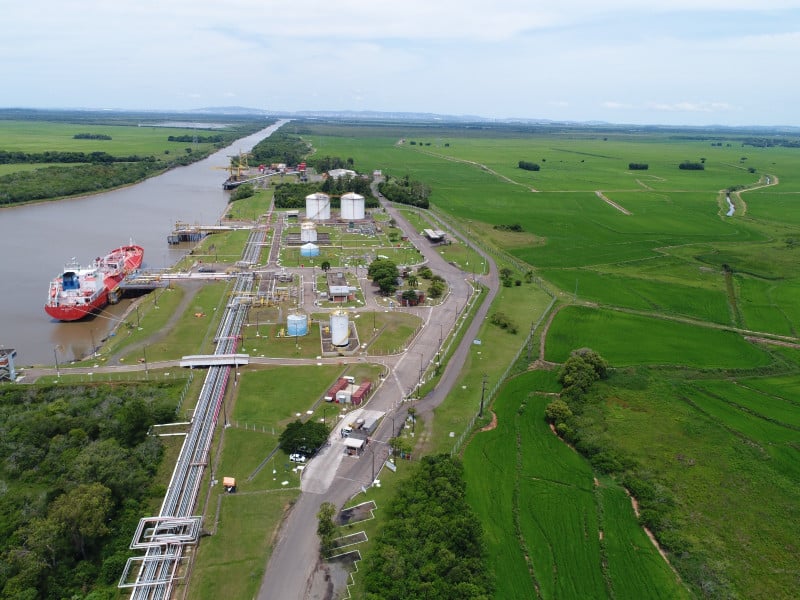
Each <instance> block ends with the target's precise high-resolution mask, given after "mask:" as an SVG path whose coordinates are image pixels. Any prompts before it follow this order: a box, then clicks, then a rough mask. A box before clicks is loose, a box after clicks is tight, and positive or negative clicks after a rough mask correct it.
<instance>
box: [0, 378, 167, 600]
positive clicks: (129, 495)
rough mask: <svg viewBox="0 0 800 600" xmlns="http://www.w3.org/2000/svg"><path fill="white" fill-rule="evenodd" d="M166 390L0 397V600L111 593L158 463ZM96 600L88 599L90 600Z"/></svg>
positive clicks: (147, 387) (69, 389) (138, 387)
mask: <svg viewBox="0 0 800 600" xmlns="http://www.w3.org/2000/svg"><path fill="white" fill-rule="evenodd" d="M172 385H174V384H162V385H155V384H131V383H126V384H120V385H102V386H100V385H98V386H65V385H58V386H46V387H42V386H37V387H30V386H25V387H19V386H13V387H12V386H4V387H2V388H0V474H1V475H2V479H1V480H0V485H1V486H2V493H0V565H2V567H0V598H15V599H22V600H25V599H28V600H34V599H44V600H50V599H52V600H60V599H61V598H74V597H80V598H84V597H87V596H86V594H87V593H89V592H92V591H93V590H97V593H98V594H101V593H102V594H103V595H97V596H96V597H97V598H105V597H106V595H105V594H104V593H103V592H102V590H113V589H114V588H115V586H116V582H117V581H118V579H119V576H120V574H121V573H122V569H123V567H124V565H125V562H126V560H127V558H128V556H130V550H129V549H128V546H129V544H130V539H131V536H132V535H133V532H134V531H135V527H136V523H137V522H138V520H139V519H140V518H141V517H142V516H144V513H145V512H147V510H148V506H147V503H148V500H149V498H150V497H158V496H160V495H162V494H163V488H156V487H154V485H153V483H152V480H153V476H154V475H155V473H156V470H157V468H158V465H159V463H160V461H161V456H162V446H161V442H160V441H159V438H157V437H154V436H148V430H149V429H150V427H151V426H152V425H153V424H155V423H162V422H168V421H171V420H173V418H174V407H175V400H174V391H173V389H171V386H172ZM93 597H95V596H93Z"/></svg>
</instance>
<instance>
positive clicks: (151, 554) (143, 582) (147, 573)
mask: <svg viewBox="0 0 800 600" xmlns="http://www.w3.org/2000/svg"><path fill="white" fill-rule="evenodd" d="M265 235H266V231H265V230H263V229H259V230H253V231H251V233H250V238H249V240H248V243H247V246H246V248H245V251H244V253H243V260H244V261H247V262H250V263H251V264H254V263H255V261H256V260H257V258H258V252H259V250H260V248H261V246H262V245H263V242H264V237H265ZM233 285H234V289H233V292H232V296H233V298H238V297H239V296H246V295H248V294H250V293H251V292H252V290H253V286H254V277H253V274H252V273H242V274H239V275H238V276H237V277H236V279H235V281H234V284H233ZM248 308H249V304H248V303H246V302H238V301H234V302H230V303H229V304H228V306H227V307H226V309H225V313H224V315H223V317H222V321H221V322H220V324H219V327H218V328H217V333H216V336H215V338H216V339H217V347H216V350H215V352H214V354H215V355H219V356H220V359H221V361H222V362H227V364H225V365H220V366H210V367H209V368H208V374H207V375H206V379H205V382H204V383H203V388H202V390H201V391H200V397H199V399H198V401H197V406H196V408H195V411H194V415H193V416H192V420H191V425H190V428H189V433H188V434H187V435H186V439H185V441H184V443H183V447H182V448H181V452H180V455H179V456H178V460H177V462H176V464H175V470H174V471H173V473H172V478H171V479H170V482H169V487H168V488H167V491H166V494H165V495H164V501H163V503H162V504H161V509H160V511H159V514H158V516H156V517H147V518H144V519H141V520H140V521H139V526H138V527H137V529H136V532H135V533H134V537H133V541H132V542H131V546H130V547H131V548H132V549H137V550H144V551H145V553H144V555H143V556H134V557H132V558H129V559H128V562H127V564H126V565H125V569H124V571H123V573H122V576H121V577H120V581H119V584H118V587H120V588H125V589H130V590H131V596H130V597H131V599H132V600H166V599H168V598H170V596H171V594H172V589H173V586H174V584H175V582H176V581H178V580H180V579H182V578H183V577H184V576H185V575H186V563H187V561H188V557H187V556H185V550H186V548H187V547H190V546H193V545H195V544H197V541H198V539H199V537H200V531H201V525H202V517H200V516H197V515H194V514H193V513H194V511H195V505H196V503H197V496H198V493H199V491H200V483H201V482H202V479H203V473H204V471H205V468H206V466H207V465H208V455H209V451H210V448H211V441H212V439H213V436H214V430H215V428H216V424H217V418H218V417H219V412H220V408H221V407H222V400H223V397H224V395H225V390H226V387H227V385H228V381H229V380H230V373H231V368H232V364H231V363H233V364H239V363H238V359H234V360H233V361H231V360H230V357H231V356H234V357H235V356H237V355H236V346H237V344H238V343H239V340H240V337H239V334H240V332H241V329H242V325H243V323H244V321H245V318H246V317H247V310H248ZM238 356H241V355H238ZM222 357H224V359H223V358H222Z"/></svg>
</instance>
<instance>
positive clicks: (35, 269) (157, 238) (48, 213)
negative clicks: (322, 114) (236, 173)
mask: <svg viewBox="0 0 800 600" xmlns="http://www.w3.org/2000/svg"><path fill="white" fill-rule="evenodd" d="M280 124H282V123H279V124H276V125H274V126H271V127H268V128H266V129H264V130H262V131H260V132H258V133H256V134H253V135H251V136H248V137H246V138H242V139H241V140H237V141H236V142H234V144H233V145H231V146H229V147H228V148H226V149H223V150H220V151H219V152H217V153H215V154H214V155H212V156H210V157H208V158H206V159H204V160H202V161H200V162H197V163H194V164H192V165H189V166H187V167H180V168H178V169H174V170H172V171H169V172H167V173H164V174H163V175H159V176H158V177H153V178H152V179H148V180H147V181H144V182H142V183H139V184H136V185H133V186H130V187H126V188H122V189H119V190H114V191H111V192H105V193H102V194H96V195H93V196H85V197H81V198H74V199H68V200H58V201H54V202H44V203H40V204H30V205H25V206H18V207H11V208H4V209H2V210H0V248H2V260H0V348H5V349H10V348H13V349H15V350H16V352H17V355H16V358H15V365H16V367H17V369H19V368H20V367H25V366H31V365H54V364H55V362H56V360H58V362H59V364H60V363H66V362H69V361H71V360H77V359H80V358H84V357H86V356H88V355H89V354H91V352H92V346H93V344H94V345H95V346H98V345H99V344H100V343H101V341H102V340H103V339H104V338H106V337H108V336H109V335H113V332H114V330H115V328H116V326H117V325H118V324H119V322H120V317H121V316H122V315H123V314H124V313H125V311H126V310H127V309H128V307H129V306H130V300H123V301H122V302H120V303H119V304H117V305H114V306H107V307H106V308H105V309H104V310H103V311H102V312H100V313H99V314H97V315H94V316H90V317H88V318H86V319H83V320H81V321H75V322H71V323H62V322H59V321H56V320H54V319H52V318H51V317H50V316H48V315H47V314H46V313H45V312H44V303H45V300H46V298H47V290H48V284H49V282H50V280H51V279H52V278H53V277H55V276H56V275H58V274H60V273H61V271H62V269H63V267H64V264H65V263H67V262H68V261H69V260H70V259H71V258H73V257H74V258H76V259H77V261H78V262H79V263H81V264H89V263H90V262H91V261H92V260H93V259H94V258H95V257H97V256H103V255H104V254H106V253H107V252H108V251H109V250H111V249H113V248H116V247H118V246H120V245H122V244H127V243H129V242H133V243H135V244H138V245H140V246H142V247H144V264H143V266H142V268H144V269H163V268H165V267H168V266H170V265H173V264H175V263H176V262H177V261H178V260H179V259H180V258H181V257H182V256H183V255H184V254H186V252H188V248H186V247H175V246H170V245H169V244H168V243H167V236H168V235H169V234H170V232H171V231H172V229H173V226H174V224H175V222H176V221H184V222H188V223H198V224H204V225H208V224H214V223H216V222H217V221H218V220H219V218H220V217H221V216H222V215H223V213H224V211H225V207H226V205H227V203H228V197H229V195H230V192H227V191H224V190H223V189H222V182H223V181H224V180H225V178H226V176H227V174H226V173H225V171H223V170H219V169H215V168H214V167H224V166H227V165H228V164H229V163H230V159H229V158H228V157H229V155H232V154H238V153H239V152H246V151H248V150H250V149H251V148H252V147H253V146H254V145H255V144H256V143H258V142H259V141H260V140H262V139H264V138H265V137H267V136H269V135H270V134H271V133H272V132H273V131H274V130H275V129H277V127H278V126H280ZM181 246H183V245H181Z"/></svg>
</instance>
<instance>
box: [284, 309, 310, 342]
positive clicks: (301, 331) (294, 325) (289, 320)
mask: <svg viewBox="0 0 800 600" xmlns="http://www.w3.org/2000/svg"><path fill="white" fill-rule="evenodd" d="M286 333H287V335H288V336H289V337H296V336H300V335H306V334H307V333H308V315H304V314H300V313H295V314H291V315H289V316H288V317H286Z"/></svg>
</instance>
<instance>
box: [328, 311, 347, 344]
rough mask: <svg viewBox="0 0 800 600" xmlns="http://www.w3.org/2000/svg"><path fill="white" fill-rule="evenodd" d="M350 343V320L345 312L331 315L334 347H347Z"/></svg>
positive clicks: (335, 312)
mask: <svg viewBox="0 0 800 600" xmlns="http://www.w3.org/2000/svg"><path fill="white" fill-rule="evenodd" d="M349 341H350V320H349V319H348V317H347V313H346V312H345V311H343V310H335V311H333V312H332V313H331V343H332V344H333V345H334V346H347V344H348V342H349Z"/></svg>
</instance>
